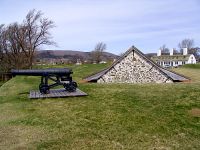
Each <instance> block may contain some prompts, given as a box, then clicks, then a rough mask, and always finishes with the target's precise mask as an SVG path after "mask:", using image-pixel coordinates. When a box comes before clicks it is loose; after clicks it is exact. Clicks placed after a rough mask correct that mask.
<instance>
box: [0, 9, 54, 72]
mask: <svg viewBox="0 0 200 150" xmlns="http://www.w3.org/2000/svg"><path fill="white" fill-rule="evenodd" d="M53 27H54V23H53V21H51V20H49V19H48V18H44V17H43V14H42V13H41V12H40V11H36V10H31V11H29V13H28V14H27V15H26V18H25V19H24V20H23V22H22V23H18V22H15V23H11V24H9V25H4V24H2V25H0V71H3V72H8V71H9V70H10V69H12V68H16V69H22V68H32V64H33V60H34V55H35V51H36V50H37V49H39V47H40V46H41V45H52V44H55V43H54V42H53V41H52V40H51V39H52V37H51V34H50V32H49V29H51V28H53Z"/></svg>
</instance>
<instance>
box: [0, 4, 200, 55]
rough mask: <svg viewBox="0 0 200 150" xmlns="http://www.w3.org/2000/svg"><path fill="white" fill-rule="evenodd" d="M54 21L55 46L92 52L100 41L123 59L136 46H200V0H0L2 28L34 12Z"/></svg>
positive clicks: (147, 48) (145, 48)
mask: <svg viewBox="0 0 200 150" xmlns="http://www.w3.org/2000/svg"><path fill="white" fill-rule="evenodd" d="M32 9H36V10H40V11H42V12H43V13H44V17H47V18H49V19H50V20H52V21H54V22H55V25H56V27H55V28H53V29H51V34H52V36H53V40H54V41H55V42H56V43H57V47H55V46H44V47H43V49H52V50H55V49H56V50H79V51H92V50H93V49H94V47H95V45H96V44H97V43H98V42H104V43H106V45H107V49H106V51H107V52H111V53H114V54H121V53H123V52H125V51H126V50H127V49H128V48H129V47H131V46H132V45H134V46H135V47H137V48H138V49H140V50H141V51H142V52H144V53H151V52H157V51H158V49H159V47H161V46H162V45H163V44H165V45H166V46H167V47H168V48H169V49H172V48H178V43H179V42H180V41H181V40H183V39H185V38H191V39H194V42H195V46H198V47H200V0H0V24H9V23H13V22H19V23H20V22H22V21H23V19H24V18H25V16H26V14H27V13H28V12H29V11H30V10H32Z"/></svg>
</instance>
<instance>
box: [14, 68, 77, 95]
mask: <svg viewBox="0 0 200 150" xmlns="http://www.w3.org/2000/svg"><path fill="white" fill-rule="evenodd" d="M11 73H12V75H13V76H16V75H26V76H41V83H40V84H39V91H40V93H42V94H47V93H49V91H50V88H53V87H56V86H59V85H63V87H64V88H65V89H66V91H68V92H75V91H76V88H77V83H76V82H74V81H73V80H72V77H71V74H72V73H73V72H72V70H71V69H68V68H54V69H28V70H13V69H12V70H11ZM49 80H51V82H52V81H53V83H52V84H49Z"/></svg>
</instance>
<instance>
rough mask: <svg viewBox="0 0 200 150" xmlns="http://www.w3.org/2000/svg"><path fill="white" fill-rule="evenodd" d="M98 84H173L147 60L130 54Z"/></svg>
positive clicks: (132, 53) (133, 53)
mask: <svg viewBox="0 0 200 150" xmlns="http://www.w3.org/2000/svg"><path fill="white" fill-rule="evenodd" d="M97 82H98V83H171V82H173V81H172V80H171V79H169V77H168V76H166V75H165V74H164V73H163V72H161V71H160V70H159V69H158V68H157V67H155V66H154V65H152V63H149V62H148V61H147V60H146V59H144V58H143V57H141V56H140V55H138V54H137V53H135V52H134V51H132V52H130V53H129V54H128V56H126V57H124V58H123V59H122V60H121V61H120V62H118V63H117V64H116V65H114V66H113V67H112V68H111V69H110V70H109V71H108V72H106V73H105V74H104V75H103V76H102V77H101V78H100V79H99V80H98V81H97Z"/></svg>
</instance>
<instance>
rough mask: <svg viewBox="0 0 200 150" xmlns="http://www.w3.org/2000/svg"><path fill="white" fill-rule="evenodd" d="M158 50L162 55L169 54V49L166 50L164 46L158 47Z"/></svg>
mask: <svg viewBox="0 0 200 150" xmlns="http://www.w3.org/2000/svg"><path fill="white" fill-rule="evenodd" d="M160 50H161V52H162V53H169V48H167V47H166V45H165V44H163V45H162V46H161V47H160Z"/></svg>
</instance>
